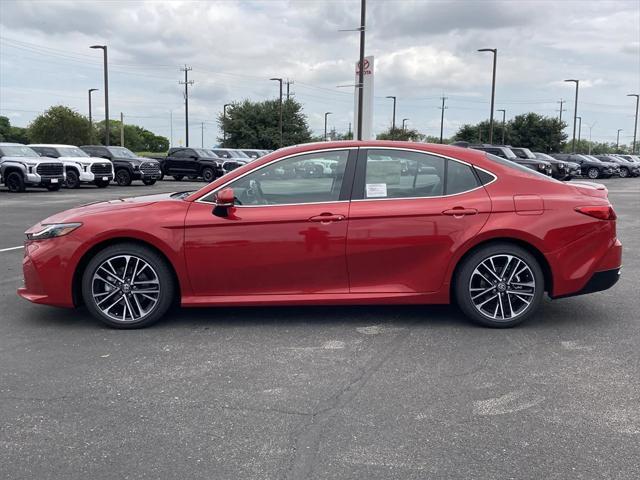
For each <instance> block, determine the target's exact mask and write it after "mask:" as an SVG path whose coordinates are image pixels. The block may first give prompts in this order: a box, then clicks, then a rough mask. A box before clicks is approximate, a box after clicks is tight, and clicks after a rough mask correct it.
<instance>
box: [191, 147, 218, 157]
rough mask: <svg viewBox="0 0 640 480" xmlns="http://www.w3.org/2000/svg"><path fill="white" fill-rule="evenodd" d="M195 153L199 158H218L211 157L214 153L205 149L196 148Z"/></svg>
mask: <svg viewBox="0 0 640 480" xmlns="http://www.w3.org/2000/svg"><path fill="white" fill-rule="evenodd" d="M193 151H194V152H196V154H197V155H198V156H199V157H216V156H217V155H211V154H212V153H213V152H212V151H211V150H205V149H204V148H194V149H193Z"/></svg>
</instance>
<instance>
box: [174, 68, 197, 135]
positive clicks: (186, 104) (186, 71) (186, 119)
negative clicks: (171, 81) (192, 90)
mask: <svg viewBox="0 0 640 480" xmlns="http://www.w3.org/2000/svg"><path fill="white" fill-rule="evenodd" d="M191 70H193V69H192V68H191V67H187V66H186V65H185V66H184V68H181V69H180V71H181V72H184V82H178V83H179V84H180V85H184V134H185V143H186V146H187V147H188V146H189V85H193V80H189V72H190V71H191Z"/></svg>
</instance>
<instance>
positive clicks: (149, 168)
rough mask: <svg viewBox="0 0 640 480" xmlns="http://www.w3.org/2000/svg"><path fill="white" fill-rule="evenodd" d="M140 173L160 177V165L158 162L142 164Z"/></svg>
mask: <svg viewBox="0 0 640 480" xmlns="http://www.w3.org/2000/svg"><path fill="white" fill-rule="evenodd" d="M140 171H141V172H142V173H143V174H145V175H158V174H159V173H160V165H159V164H158V162H144V163H141V164H140Z"/></svg>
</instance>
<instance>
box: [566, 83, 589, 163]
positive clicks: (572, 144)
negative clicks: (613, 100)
mask: <svg viewBox="0 0 640 480" xmlns="http://www.w3.org/2000/svg"><path fill="white" fill-rule="evenodd" d="M565 82H572V83H575V84H576V99H575V102H574V105H573V140H572V142H571V152H572V153H575V151H576V120H577V118H578V86H579V85H580V80H576V79H574V78H571V79H569V80H565ZM589 150H591V145H589Z"/></svg>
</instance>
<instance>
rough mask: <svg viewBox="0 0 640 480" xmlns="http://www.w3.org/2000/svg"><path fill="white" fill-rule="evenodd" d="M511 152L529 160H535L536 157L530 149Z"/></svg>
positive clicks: (514, 149) (513, 149)
mask: <svg viewBox="0 0 640 480" xmlns="http://www.w3.org/2000/svg"><path fill="white" fill-rule="evenodd" d="M511 151H512V152H513V153H515V154H516V156H517V157H519V158H527V159H529V160H535V159H536V156H535V155H534V154H533V153H531V150H529V149H528V148H512V149H511Z"/></svg>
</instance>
